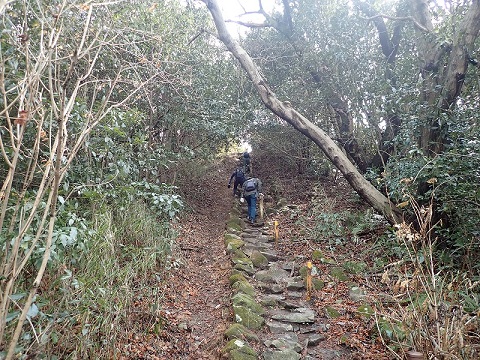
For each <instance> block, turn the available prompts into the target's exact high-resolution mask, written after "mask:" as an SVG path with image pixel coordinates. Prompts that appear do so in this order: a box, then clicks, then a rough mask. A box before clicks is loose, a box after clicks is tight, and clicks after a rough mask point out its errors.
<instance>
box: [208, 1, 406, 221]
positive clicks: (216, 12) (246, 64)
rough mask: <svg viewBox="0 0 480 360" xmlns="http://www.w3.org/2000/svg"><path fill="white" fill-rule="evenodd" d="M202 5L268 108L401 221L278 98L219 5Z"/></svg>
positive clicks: (334, 148)
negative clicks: (231, 32) (233, 33)
mask: <svg viewBox="0 0 480 360" xmlns="http://www.w3.org/2000/svg"><path fill="white" fill-rule="evenodd" d="M203 2H204V3H205V4H206V5H207V7H208V9H209V11H210V13H211V14H212V17H213V20H214V22H215V26H216V28H217V31H218V36H219V39H220V40H221V41H222V42H223V43H224V44H225V46H226V47H227V48H228V49H229V50H230V52H231V53H232V54H233V55H234V56H235V57H236V58H237V59H238V61H239V62H240V64H241V66H242V67H243V69H244V70H245V71H246V72H247V74H248V76H249V77H250V79H251V81H252V83H253V85H254V87H255V89H256V91H257V92H258V94H259V96H260V98H261V100H262V102H263V103H264V104H265V106H266V107H267V108H268V109H270V110H271V111H272V112H273V113H274V114H276V115H277V116H279V117H280V118H282V119H284V120H285V121H286V122H288V123H289V124H290V125H292V126H293V127H294V128H295V129H297V130H298V131H300V132H301V133H302V134H304V135H305V136H307V137H308V138H310V139H311V140H312V141H313V142H315V144H317V145H318V146H319V147H320V148H321V149H322V151H323V152H324V154H325V155H326V156H327V158H328V159H330V161H331V162H332V163H333V164H334V165H335V166H336V167H337V168H338V169H339V170H340V172H341V173H342V174H343V176H344V177H345V179H346V180H347V181H348V183H349V184H350V185H351V186H352V188H353V189H355V191H356V192H357V193H358V194H359V195H360V196H361V197H362V198H363V199H364V200H365V201H366V202H367V203H369V204H370V205H371V206H372V207H373V208H374V209H376V210H377V211H379V212H380V213H381V214H383V215H384V216H385V217H386V218H387V219H388V220H389V221H390V222H392V223H397V222H400V221H401V218H402V215H401V211H400V210H399V209H397V208H396V207H395V205H394V204H392V203H391V202H390V201H389V199H388V198H387V197H385V196H384V195H383V194H382V193H381V192H380V191H378V190H377V189H376V188H375V187H374V186H373V185H372V184H371V183H370V182H369V181H368V180H366V179H365V178H364V177H363V175H362V174H361V173H360V172H359V171H358V169H357V168H356V167H355V165H354V164H353V163H352V162H351V161H350V160H349V159H348V158H347V156H346V155H345V154H344V153H343V151H342V150H341V149H340V148H339V147H338V145H337V144H336V143H335V142H334V141H333V140H332V139H331V138H330V137H329V136H328V135H327V133H326V132H325V131H323V130H322V129H320V128H319V127H318V126H316V125H314V124H313V123H312V122H311V121H310V120H309V119H307V118H306V117H305V116H304V115H303V114H301V113H300V112H299V111H297V110H295V108H293V107H292V106H291V104H290V102H283V101H281V100H280V99H278V97H277V96H276V95H275V93H274V92H273V91H272V90H271V89H270V87H269V85H268V83H267V79H265V78H264V77H263V76H262V74H261V72H260V70H259V69H258V67H257V66H256V65H255V63H254V61H253V60H252V59H251V57H250V56H249V55H248V54H247V53H246V51H245V50H244V49H243V48H242V47H241V46H240V45H239V43H238V42H237V41H236V40H235V39H234V38H233V37H232V36H231V35H230V34H229V32H228V29H227V27H226V26H225V21H224V19H223V15H222V12H221V10H220V7H219V6H218V2H217V1H216V0H203Z"/></svg>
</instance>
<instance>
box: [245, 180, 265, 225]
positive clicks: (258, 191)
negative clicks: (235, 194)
mask: <svg viewBox="0 0 480 360" xmlns="http://www.w3.org/2000/svg"><path fill="white" fill-rule="evenodd" d="M262 195H263V194H262V182H261V181H260V179H258V178H252V177H250V178H248V179H247V180H245V182H244V183H243V186H242V197H243V198H244V199H245V200H246V201H247V205H248V210H247V214H248V215H247V216H248V221H250V223H251V224H254V223H255V218H256V216H257V198H258V197H260V196H262Z"/></svg>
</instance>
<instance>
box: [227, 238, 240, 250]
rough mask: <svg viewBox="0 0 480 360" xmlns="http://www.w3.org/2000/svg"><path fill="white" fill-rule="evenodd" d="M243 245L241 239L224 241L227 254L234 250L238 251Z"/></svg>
mask: <svg viewBox="0 0 480 360" xmlns="http://www.w3.org/2000/svg"><path fill="white" fill-rule="evenodd" d="M244 245H245V242H244V241H243V240H242V239H232V238H229V239H225V246H226V248H227V252H229V253H234V252H235V251H236V250H238V249H240V248H241V247H242V246H244Z"/></svg>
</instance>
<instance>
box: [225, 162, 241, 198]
mask: <svg viewBox="0 0 480 360" xmlns="http://www.w3.org/2000/svg"><path fill="white" fill-rule="evenodd" d="M234 179H235V180H234ZM232 180H234V182H233V196H235V195H237V193H238V192H239V191H240V188H241V187H242V185H243V182H244V181H245V174H244V173H243V170H242V169H241V168H238V169H236V170H235V171H234V172H233V173H232V176H230V180H229V181H228V188H229V189H230V187H231V186H232Z"/></svg>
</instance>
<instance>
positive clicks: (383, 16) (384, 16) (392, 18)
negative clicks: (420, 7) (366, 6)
mask: <svg viewBox="0 0 480 360" xmlns="http://www.w3.org/2000/svg"><path fill="white" fill-rule="evenodd" d="M360 18H361V19H364V20H368V21H372V20H375V19H378V18H383V19H388V20H398V21H411V22H412V23H413V24H414V25H415V27H416V28H418V29H419V30H421V31H423V32H425V33H429V32H430V31H429V30H428V29H427V28H426V27H424V26H422V24H420V23H419V22H417V21H416V20H415V19H414V18H413V17H412V16H402V17H396V16H389V15H383V14H378V15H375V16H371V17H363V16H360Z"/></svg>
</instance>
